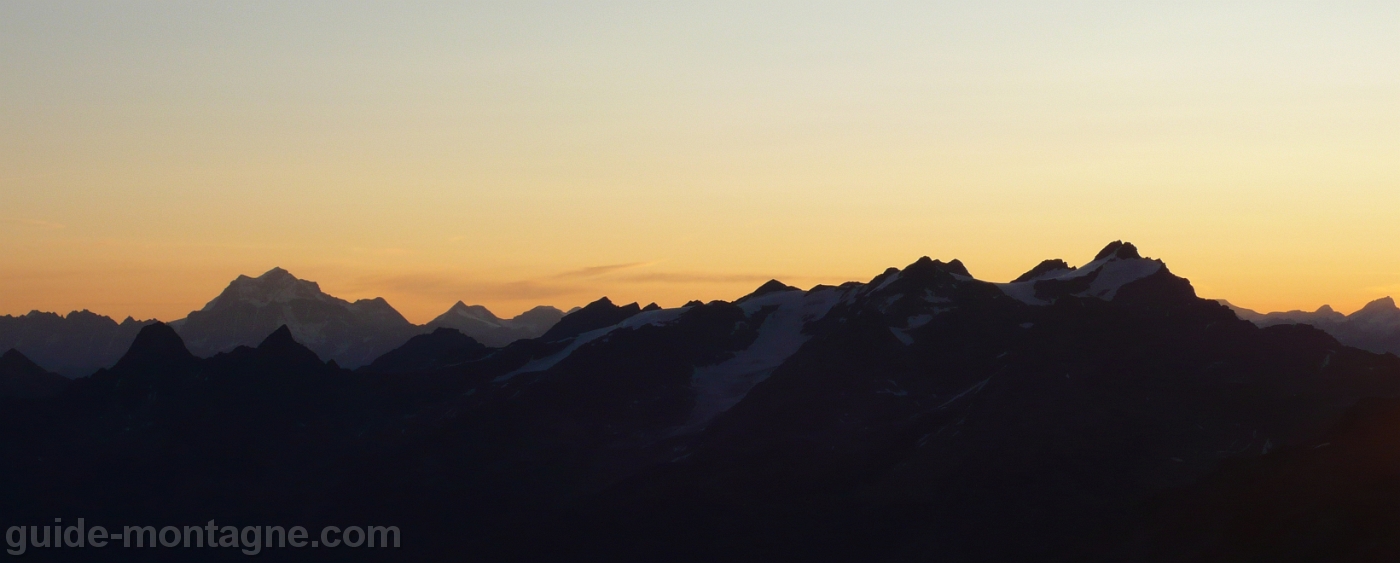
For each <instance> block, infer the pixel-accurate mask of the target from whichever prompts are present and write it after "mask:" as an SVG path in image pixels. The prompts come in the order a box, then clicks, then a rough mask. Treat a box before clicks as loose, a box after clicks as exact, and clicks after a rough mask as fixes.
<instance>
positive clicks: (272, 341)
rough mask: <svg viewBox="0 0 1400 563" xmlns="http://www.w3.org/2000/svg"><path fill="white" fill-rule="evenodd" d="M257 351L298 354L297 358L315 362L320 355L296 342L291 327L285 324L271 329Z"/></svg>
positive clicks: (293, 355)
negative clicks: (270, 332)
mask: <svg viewBox="0 0 1400 563" xmlns="http://www.w3.org/2000/svg"><path fill="white" fill-rule="evenodd" d="M258 351H259V352H265V353H272V354H277V355H280V356H289V357H293V358H297V357H298V356H299V358H297V359H302V360H306V361H312V360H314V361H315V362H317V363H319V362H320V361H321V357H320V356H317V355H316V353H315V352H313V351H311V349H310V348H307V347H306V346H303V345H302V344H301V343H300V342H297V340H296V338H295V337H293V336H292V329H291V328H289V327H288V326H287V325H282V326H279V327H277V330H274V331H272V334H269V335H267V338H264V339H263V341H262V343H260V344H258Z"/></svg>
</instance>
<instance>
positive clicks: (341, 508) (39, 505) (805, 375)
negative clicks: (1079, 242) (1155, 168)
mask: <svg viewBox="0 0 1400 563" xmlns="http://www.w3.org/2000/svg"><path fill="white" fill-rule="evenodd" d="M1037 268H1038V269H1040V270H1041V271H1040V272H1038V273H1036V274H1034V275H1031V276H1023V277H1022V278H1018V279H1017V280H1016V281H1013V282H1008V283H991V282H986V281H981V280H977V279H975V278H973V277H972V276H971V275H969V273H968V270H967V268H966V267H964V266H963V264H962V263H961V262H958V261H955V260H950V261H947V262H944V261H942V260H934V259H932V258H929V257H923V258H919V259H918V260H916V261H914V262H913V263H910V264H909V265H907V266H904V267H903V268H890V269H888V270H886V271H885V272H884V273H881V274H879V275H878V276H875V277H874V278H873V279H871V280H869V281H866V282H851V283H846V284H842V285H840V286H834V287H833V286H818V287H814V288H812V289H810V290H806V291H804V290H801V289H795V288H788V287H787V286H783V287H778V286H777V285H771V284H765V287H766V288H767V289H766V290H765V289H764V288H760V290H756V291H755V292H753V293H751V294H749V295H747V296H744V297H742V298H739V299H736V300H735V301H734V302H726V301H711V302H708V303H698V302H691V303H688V304H687V305H685V306H683V307H677V308H669V309H666V308H657V309H651V310H648V311H642V308H641V307H639V306H637V305H636V304H629V305H626V306H617V305H615V304H613V303H612V302H611V301H609V300H607V299H600V300H599V301H596V302H594V303H591V304H589V305H588V306H586V307H584V308H582V309H579V310H577V311H575V312H573V313H571V314H570V315H567V316H565V317H564V318H563V319H562V320H561V321H560V322H559V323H558V324H557V325H555V326H554V327H553V328H551V329H550V330H549V331H547V332H546V333H545V334H544V335H542V336H541V337H539V338H534V339H526V340H518V341H515V342H512V343H510V344H507V345H505V346H503V347H499V348H486V347H484V346H481V344H480V343H477V342H475V341H474V340H472V339H470V337H468V336H465V335H463V334H461V333H460V332H454V331H451V330H450V329H446V328H443V329H439V330H435V331H434V332H433V333H432V334H426V335H419V336H417V337H415V338H413V339H410V340H408V341H407V342H406V343H405V344H404V345H403V346H400V347H398V348H397V349H395V350H392V351H390V352H388V353H386V354H384V355H382V356H381V357H379V358H378V359H377V360H375V361H374V362H372V363H370V364H369V367H366V368H363V369H359V370H355V371H350V370H346V369H341V368H340V367H338V366H337V365H336V364H333V363H330V362H322V361H321V359H322V358H324V357H322V358H317V357H316V354H314V353H313V352H312V350H314V348H313V349H307V347H304V346H302V345H301V344H299V343H298V339H297V337H296V331H295V330H294V329H293V328H291V326H290V325H288V326H287V327H281V326H278V327H273V328H270V329H269V330H268V331H267V332H265V333H264V334H262V335H260V336H259V337H258V338H257V339H256V340H255V342H262V344H260V345H259V346H257V347H248V346H240V347H236V348H234V349H233V350H230V351H228V352H224V353H219V354H216V355H214V356H212V357H208V358H197V357H191V356H188V355H187V353H182V349H183V347H182V346H181V345H177V344H178V339H179V336H177V335H173V334H171V331H170V329H169V328H168V327H163V326H159V325H153V326H152V327H151V328H149V329H148V332H149V335H147V334H146V333H143V337H142V338H138V339H137V343H136V344H139V346H138V345H136V344H134V345H133V350H132V351H131V353H129V354H128V357H126V358H123V359H122V360H121V361H119V362H117V364H116V366H115V367H114V368H112V369H108V370H102V371H99V372H97V373H96V374H94V375H93V376H92V377H90V378H83V379H80V380H78V381H75V382H73V383H72V384H71V385H68V386H67V387H66V388H64V389H63V390H62V391H61V392H60V393H58V394H57V395H56V396H53V397H50V398H47V399H41V400H34V401H26V402H21V401H14V400H8V402H6V403H5V405H6V406H7V408H8V409H9V410H4V411H0V412H3V413H6V414H5V415H4V416H2V417H0V432H3V433H4V434H3V435H5V436H14V437H22V438H23V439H11V440H4V441H0V459H2V460H6V462H5V463H0V483H3V485H0V498H4V499H5V502H4V503H0V519H4V520H6V521H17V522H27V521H33V522H43V521H45V520H43V518H52V517H53V516H52V515H53V514H84V515H91V518H92V519H93V521H99V520H100V521H103V522H202V521H205V520H207V519H208V518H209V517H210V516H209V515H210V514H214V515H219V516H217V517H218V518H228V517H225V516H222V515H226V514H228V515H239V517H240V518H244V519H246V520H248V521H255V522H271V523H286V524H287V525H305V526H323V525H336V526H346V525H348V524H347V523H362V522H363V523H370V522H385V523H392V524H393V525H396V526H400V527H401V528H402V529H403V530H405V538H406V539H407V538H408V537H410V536H409V535H408V534H409V533H410V532H409V531H411V533H412V536H411V537H412V538H413V540H414V541H413V542H412V543H409V542H405V547H404V548H403V550H402V551H396V552H394V554H393V555H392V556H391V557H392V558H394V559H395V560H424V561H435V560H449V559H460V558H468V559H476V560H509V561H574V560H596V561H730V560H737V561H774V560H792V561H912V560H936V561H1091V562H1107V561H1124V560H1153V559H1154V558H1158V559H1163V560H1166V559H1170V560H1211V559H1210V554H1212V553H1214V554H1219V555H1217V556H1215V559H1214V560H1270V559H1269V556H1272V555H1278V554H1280V553H1282V554H1283V555H1285V556H1292V555H1296V554H1305V553H1309V552H1307V551H1306V550H1305V549H1304V548H1309V546H1313V547H1316V545H1315V544H1311V543H1309V542H1310V541H1311V540H1310V538H1312V537H1319V538H1323V539H1325V540H1327V541H1330V542H1333V543H1331V544H1327V546H1328V549H1329V550H1330V551H1328V552H1329V553H1340V554H1347V553H1361V554H1363V555H1365V554H1366V553H1367V552H1364V551H1357V550H1364V549H1368V547H1367V546H1373V545H1377V544H1376V543H1375V542H1378V541H1384V538H1385V537H1386V536H1384V535H1383V532H1384V531H1385V530H1379V531H1376V530H1372V531H1371V532H1368V531H1366V530H1360V531H1359V532H1357V533H1352V532H1350V531H1348V530H1349V528H1347V527H1346V526H1351V525H1352V523H1364V522H1365V521H1366V519H1367V518H1368V517H1370V516H1373V515H1374V512H1368V511H1372V508H1370V506H1371V505H1364V504H1358V502H1360V501H1364V499H1366V498H1368V496H1367V495H1373V496H1374V498H1378V499H1380V501H1381V502H1386V499H1389V498H1390V497H1388V496H1385V495H1388V494H1390V493H1389V492H1388V491H1390V489H1389V488H1387V487H1389V485H1388V481H1385V479H1387V478H1388V477H1386V475H1389V473H1387V472H1390V473H1393V471H1391V470H1390V465H1388V463H1389V462H1388V461H1386V460H1388V459H1389V457H1387V456H1389V455H1390V454H1389V453H1387V452H1388V451H1389V450H1388V449H1387V448H1390V446H1389V445H1387V443H1384V442H1382V441H1381V440H1379V439H1373V438H1377V437H1383V436H1386V435H1387V433H1386V429H1388V428H1391V427H1392V425H1393V419H1395V417H1392V416H1389V415H1385V416H1381V415H1377V416H1370V417H1368V416H1363V415H1364V414H1365V413H1366V412H1368V411H1367V409H1375V408H1379V409H1380V411H1385V409H1387V408H1390V407H1385V406H1384V405H1386V403H1384V400H1385V399H1387V398H1393V397H1396V396H1398V395H1400V358H1397V357H1395V356H1390V355H1378V354H1374V353H1371V352H1367V351H1364V350H1360V349H1356V348H1351V347H1348V346H1345V345H1343V344H1342V343H1340V342H1338V340H1337V339H1336V338H1334V337H1332V336H1330V335H1329V334H1328V333H1326V332H1324V331H1322V330H1319V329H1316V328H1314V327H1311V326H1306V325H1297V324H1288V325H1281V326H1270V327H1259V326H1257V325H1255V324H1253V323H1250V322H1247V321H1244V320H1241V319H1240V318H1239V317H1237V316H1236V315H1235V313H1233V312H1232V311H1231V310H1230V309H1229V308H1227V307H1226V306H1224V305H1222V304H1220V303H1217V302H1215V301H1210V300H1205V299H1201V298H1199V297H1197V296H1196V294H1195V290H1194V289H1193V288H1192V286H1191V284H1190V282H1189V281H1188V280H1186V279H1184V278H1181V277H1179V276H1176V275H1175V274H1173V273H1172V272H1171V270H1170V269H1169V268H1168V267H1167V265H1166V264H1165V263H1164V262H1162V261H1160V260H1155V259H1151V258H1146V257H1143V256H1141V255H1140V254H1139V252H1138V250H1137V249H1136V248H1134V247H1132V246H1131V245H1129V244H1127V243H1120V242H1115V243H1114V244H1111V245H1109V246H1108V247H1105V248H1104V250H1103V251H1101V252H1099V253H1097V254H1096V255H1095V257H1094V258H1093V259H1092V260H1089V261H1088V263H1086V264H1083V265H1081V266H1079V267H1077V268H1073V269H1070V268H1068V267H1058V265H1056V266H1055V267H1049V268H1039V267H1037ZM1032 271H1035V269H1032ZM1023 278H1024V279H1023ZM779 285H781V284H779ZM648 308H649V309H650V307H648ZM1376 401H1381V402H1379V403H1377V402H1376ZM1368 405H1372V406H1368ZM1374 405H1381V407H1374ZM1380 411H1374V412H1380ZM1358 413H1360V414H1358ZM1357 417H1360V418H1357ZM1353 419H1355V420H1362V421H1371V422H1364V423H1353V422H1348V421H1350V420H1353ZM55 421H60V422H61V423H55ZM1349 428H1351V429H1365V428H1371V430H1348V429H1349ZM1356 432H1359V434H1358V433H1356ZM1353 435H1354V436H1360V438H1357V439H1355V440H1352V439H1350V438H1345V436H1353ZM1329 440H1335V441H1338V444H1340V442H1346V444H1345V448H1343V449H1339V450H1338V451H1339V452H1343V453H1345V455H1343V456H1341V457H1336V458H1333V457H1329V456H1332V455H1335V454H1330V453H1326V452H1327V449H1328V448H1330V447H1331V446H1328V447H1324V448H1321V449H1314V448H1317V447H1318V446H1319V445H1320V444H1324V443H1326V442H1328V441H1329ZM1348 440H1351V441H1348ZM1334 445H1336V444H1334ZM1310 452H1317V453H1310ZM1239 468H1244V469H1243V470H1241V469H1239ZM1354 476H1363V477H1366V478H1365V479H1362V480H1356V481H1348V479H1350V478H1351V477H1354ZM1314 478H1315V479H1314ZM1348 483H1350V484H1348ZM1313 484H1315V486H1314V485H1313ZM1333 484H1336V485H1337V486H1335V487H1334V486H1333ZM1298 487H1304V489H1299V490H1290V488H1293V489H1297V488H1298ZM65 491H81V492H82V493H81V494H72V493H64V492H65ZM1282 494H1291V495H1294V496H1292V497H1287V496H1283V497H1280V496H1277V495H1282ZM1274 498H1292V499H1298V500H1299V504H1288V505H1286V506H1285V505H1278V504H1275V505H1270V504H1268V503H1269V502H1270V499H1274ZM1175 500H1180V501H1181V503H1184V504H1180V505H1178V504H1174V503H1173V502H1174V501H1175ZM1354 501H1355V502H1354ZM1377 506H1379V505H1377ZM1386 506H1388V505H1386ZM1294 507H1301V509H1300V510H1299V511H1295V512H1289V510H1291V509H1292V508H1294ZM1391 508H1393V507H1391ZM1261 510H1262V511H1261ZM1216 515H1221V518H1224V519H1226V524H1227V525H1224V526H1216V524H1215V522H1217V521H1218V520H1213V518H1216ZM1293 515H1296V516H1297V517H1298V518H1299V520H1297V521H1298V522H1305V523H1306V522H1311V523H1313V524H1309V525H1310V526H1316V529H1315V530H1317V531H1318V532H1317V534H1320V535H1314V536H1309V535H1307V534H1292V535H1287V534H1288V532H1289V530H1291V528H1290V527H1289V523H1290V520H1288V519H1287V518H1291V517H1293ZM1376 521H1377V522H1381V523H1382V524H1384V523H1386V522H1389V521H1390V520H1385V519H1384V518H1380V519H1377V520H1376ZM1231 522H1234V523H1237V524H1238V525H1233V524H1231ZM1338 522H1340V523H1342V524H1340V525H1337V526H1334V527H1333V528H1326V526H1333V524H1329V523H1338ZM356 525H359V524H356ZM1358 525H1359V524H1358ZM1232 526H1233V527H1232ZM1327 530H1340V532H1337V533H1335V534H1331V535H1328V534H1329V533H1330V532H1328V531H1327ZM1372 532H1374V533H1372ZM1367 534H1370V535H1367ZM1259 538H1264V539H1268V540H1278V541H1281V542H1283V545H1291V546H1295V547H1298V548H1299V549H1298V550H1294V551H1286V550H1281V549H1278V548H1277V547H1276V546H1275V545H1274V544H1271V543H1267V542H1264V543H1260V542H1258V541H1255V540H1257V539H1259ZM1373 540H1374V541H1373ZM1288 542H1293V543H1288ZM1367 542H1371V543H1367ZM1174 546H1179V548H1180V550H1178V547H1174ZM1174 550H1176V551H1174ZM1181 550H1185V551H1181ZM1347 550H1351V551H1347ZM77 551H79V550H74V552H77ZM313 551H314V550H313ZM152 553H155V552H152ZM1174 553H1185V554H1186V556H1185V557H1180V558H1175V559H1172V558H1171V557H1168V556H1170V555H1172V554H1174ZM1377 553H1379V554H1381V555H1385V554H1387V553H1389V552H1377ZM81 555H82V554H78V555H76V556H81ZM101 555H109V554H107V553H103V554H101ZM118 555H120V554H118ZM264 555H267V556H269V557H273V558H278V557H284V558H289V559H296V558H306V557H318V556H320V555H319V554H318V553H312V552H309V551H308V552H296V553H291V552H285V553H280V554H278V553H265V554H264ZM76 556H75V557H76ZM96 556H97V555H93V556H92V557H96ZM109 556H110V555H109ZM178 556H179V552H172V554H170V555H167V557H178ZM332 556H333V557H336V558H337V559H338V560H344V559H347V558H348V559H351V560H354V559H360V558H363V560H380V559H382V558H383V557H384V555H382V554H376V553H373V552H368V551H364V550H348V551H336V552H330V551H327V552H326V555H325V556H324V557H332ZM1158 556H1161V557H1158ZM1299 557H1300V558H1301V556H1299Z"/></svg>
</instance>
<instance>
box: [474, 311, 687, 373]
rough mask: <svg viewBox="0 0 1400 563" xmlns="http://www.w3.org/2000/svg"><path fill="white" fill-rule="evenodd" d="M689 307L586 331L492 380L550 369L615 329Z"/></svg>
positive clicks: (660, 319)
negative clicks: (555, 350)
mask: <svg viewBox="0 0 1400 563" xmlns="http://www.w3.org/2000/svg"><path fill="white" fill-rule="evenodd" d="M689 309H690V307H676V308H674V309H658V310H655V311H647V312H645V313H638V314H636V315H633V316H631V317H628V318H627V320H624V321H622V322H620V323H617V324H615V325H612V326H607V327H603V328H599V329H594V330H591V331H588V332H585V333H583V334H580V335H578V336H576V337H574V340H573V342H570V343H569V345H568V346H567V347H565V348H564V349H563V350H560V351H558V352H555V353H553V354H550V355H549V356H545V357H543V358H538V359H534V360H530V362H529V363H526V364H525V365H523V366H520V368H519V369H516V370H515V371H512V372H510V373H507V374H505V375H502V376H500V377H497V378H496V379H493V380H492V382H493V383H501V382H504V381H508V380H509V379H510V378H512V377H515V376H517V375H520V374H522V373H534V372H539V371H545V370H548V369H549V368H552V367H554V365H555V364H558V363H559V362H562V361H564V358H567V357H569V355H570V354H573V353H574V351H575V350H578V349H579V348H582V347H583V346H584V345H585V344H588V343H589V342H593V341H594V340H597V339H599V338H602V337H604V336H607V335H608V333H610V332H612V331H614V330H617V329H620V328H637V327H640V326H644V325H661V324H666V323H669V322H671V321H674V320H676V319H678V318H680V316H681V314H682V313H685V312H686V311H688V310H689Z"/></svg>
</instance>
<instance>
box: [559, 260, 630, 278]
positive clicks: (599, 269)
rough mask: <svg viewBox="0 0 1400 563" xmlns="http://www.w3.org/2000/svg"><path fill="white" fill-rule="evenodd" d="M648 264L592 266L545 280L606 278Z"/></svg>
mask: <svg viewBox="0 0 1400 563" xmlns="http://www.w3.org/2000/svg"><path fill="white" fill-rule="evenodd" d="M647 264H650V262H628V263H626V264H609V265H606V266H590V267H587V268H579V269H577V270H569V271H567V272H562V273H558V274H555V275H552V276H549V277H548V278H545V279H552V280H568V279H579V278H584V279H586V278H596V277H599V276H606V275H608V274H611V273H613V272H618V271H622V270H627V269H631V268H638V267H641V266H646V265H647Z"/></svg>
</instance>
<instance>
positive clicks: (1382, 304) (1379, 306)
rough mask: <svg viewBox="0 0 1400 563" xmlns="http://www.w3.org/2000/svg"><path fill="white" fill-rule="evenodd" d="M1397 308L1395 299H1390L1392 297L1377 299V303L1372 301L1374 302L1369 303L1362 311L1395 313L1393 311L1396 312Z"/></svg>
mask: <svg viewBox="0 0 1400 563" xmlns="http://www.w3.org/2000/svg"><path fill="white" fill-rule="evenodd" d="M1396 308H1397V307H1396V306H1395V299H1392V298H1390V297H1382V298H1380V299H1377V300H1375V301H1372V302H1370V303H1367V304H1366V306H1365V307H1362V308H1361V310H1362V311H1393V310H1395V309H1396Z"/></svg>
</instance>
